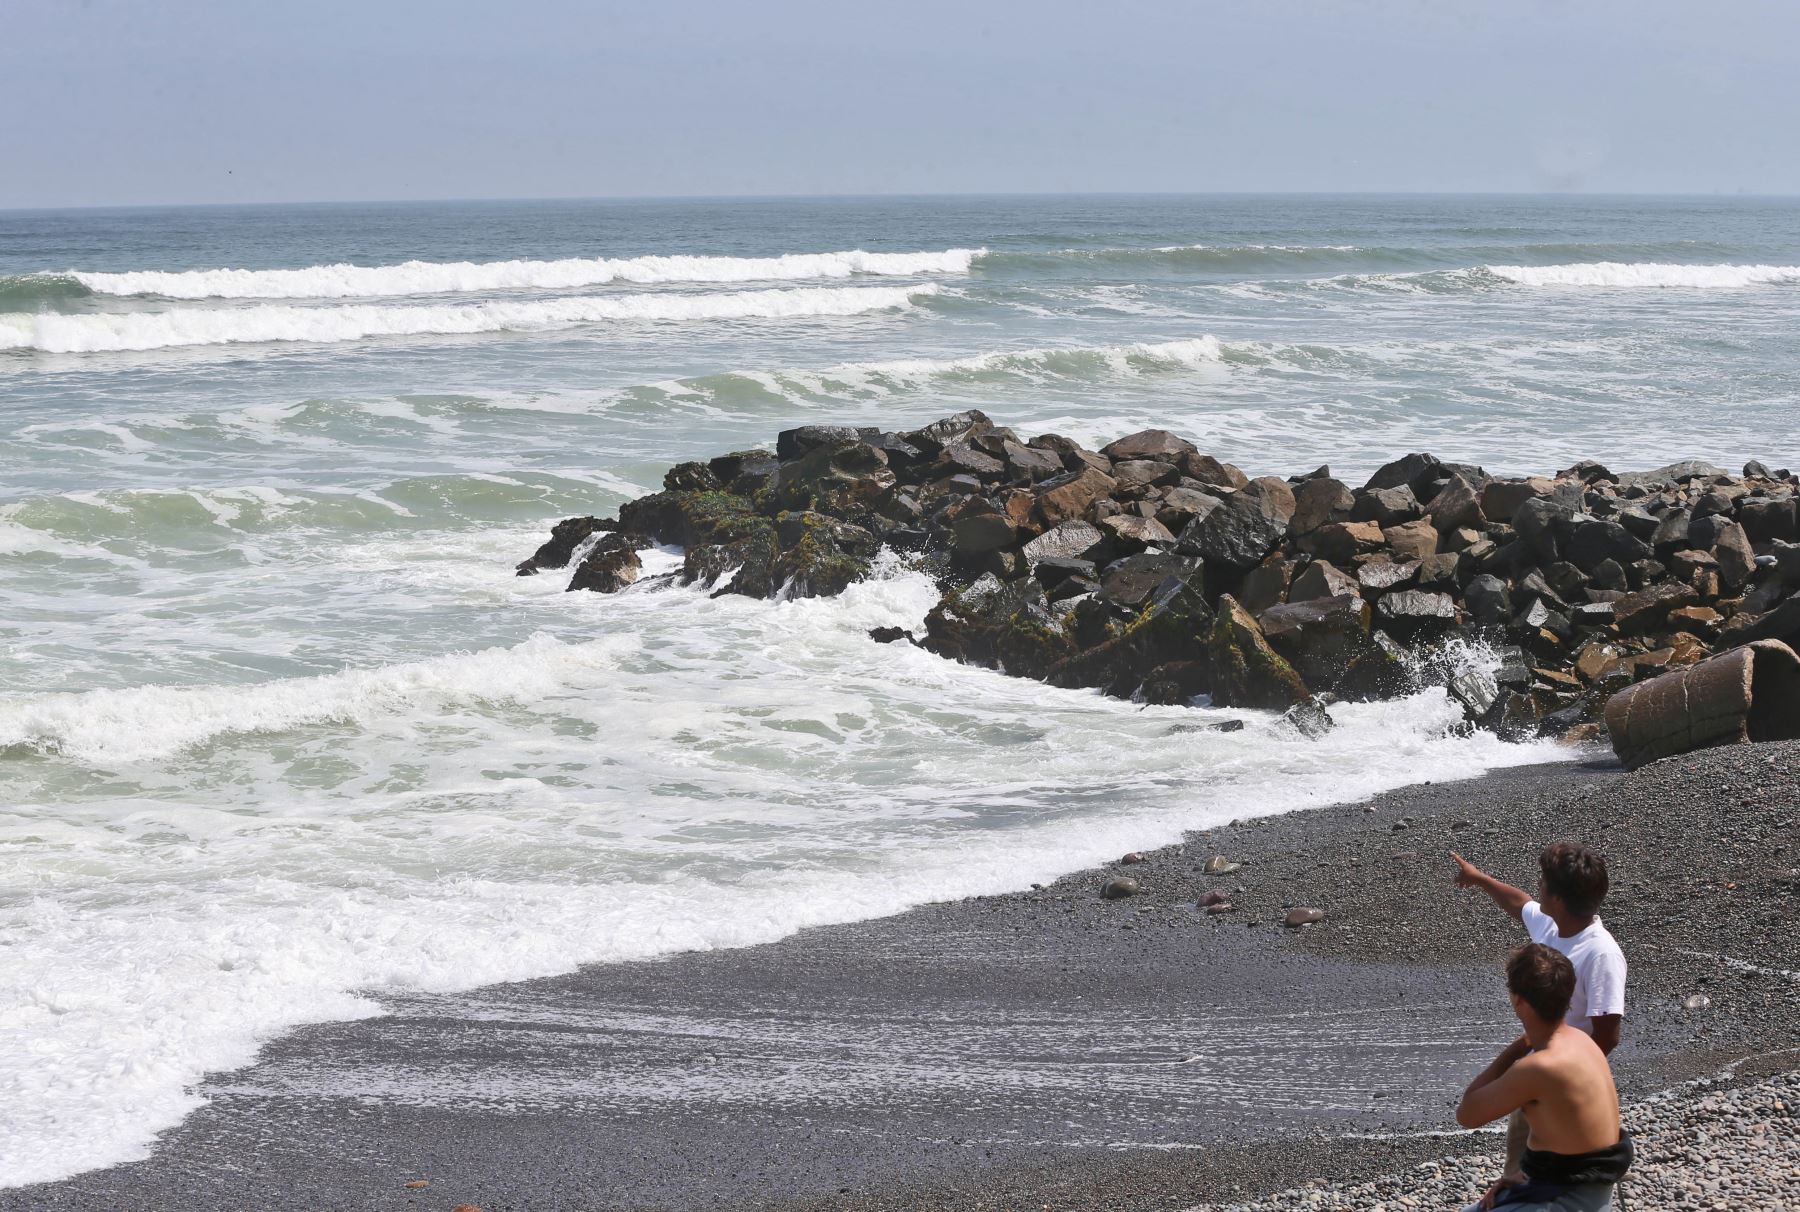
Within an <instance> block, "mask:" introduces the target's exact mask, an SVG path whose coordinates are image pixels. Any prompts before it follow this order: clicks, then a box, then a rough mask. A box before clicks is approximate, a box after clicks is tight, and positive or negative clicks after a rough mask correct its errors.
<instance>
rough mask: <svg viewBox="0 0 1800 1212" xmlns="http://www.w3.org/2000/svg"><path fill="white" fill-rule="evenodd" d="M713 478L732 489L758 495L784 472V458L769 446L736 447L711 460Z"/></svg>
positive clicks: (728, 489)
mask: <svg viewBox="0 0 1800 1212" xmlns="http://www.w3.org/2000/svg"><path fill="white" fill-rule="evenodd" d="M706 466H707V469H708V470H709V471H711V472H712V474H713V478H714V479H715V480H717V481H718V482H719V483H720V484H721V485H723V486H724V487H725V489H726V491H728V492H732V493H736V494H737V495H738V496H742V497H749V496H754V495H755V494H756V493H758V492H760V491H761V490H763V489H764V488H767V487H768V486H769V485H770V484H772V483H774V481H775V477H776V476H778V475H779V474H780V473H781V460H780V459H779V458H777V457H776V456H775V455H773V454H770V453H769V452H768V451H766V450H736V451H733V452H732V453H730V454H724V455H720V456H719V457H718V458H716V459H712V460H710V461H708V463H707V465H706Z"/></svg>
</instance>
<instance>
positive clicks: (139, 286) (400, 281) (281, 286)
mask: <svg viewBox="0 0 1800 1212" xmlns="http://www.w3.org/2000/svg"><path fill="white" fill-rule="evenodd" d="M984 251H985V250H984V249H979V248H950V249H945V250H943V251H942V252H901V253H882V252H867V251H865V250H863V249H860V248H855V249H849V250H847V251H844V252H823V253H789V254H786V255H784V256H779V257H693V256H666V257H664V256H657V257H629V258H620V259H610V258H606V257H591V258H567V259H563V260H556V261H488V262H475V261H451V262H440V261H407V262H405V263H403V264H400V265H311V266H307V267H306V268H304V269H195V270H184V271H178V272H163V271H158V270H141V271H134V272H127V273H98V272H88V271H84V270H71V271H69V272H68V273H66V274H33V275H28V276H26V277H21V278H10V279H4V280H0V288H3V287H4V284H5V283H7V282H12V283H19V284H21V288H23V287H24V286H26V285H29V284H31V283H32V282H34V281H35V282H37V283H39V284H40V286H41V288H48V287H49V286H50V285H51V284H55V283H61V284H64V286H63V289H65V290H66V289H67V287H68V285H74V286H77V287H79V288H83V289H85V290H87V291H92V292H94V293H95V294H102V295H157V296H161V297H162V298H165V299H363V298H382V297H392V296H397V295H434V294H452V293H466V292H473V291H488V290H521V289H536V290H566V289H571V288H574V287H581V286H605V285H607V284H609V283H613V282H629V283H635V284H640V285H656V284H662V283H675V282H769V281H798V280H805V279H809V278H850V277H855V276H858V275H865V274H866V275H879V276H890V277H891V276H900V275H905V274H932V273H936V274H956V273H967V272H968V270H969V267H970V265H971V264H973V263H974V261H975V259H976V258H977V257H979V256H981V255H982V253H983V252H984ZM4 297H5V296H4V294H3V293H0V298H4Z"/></svg>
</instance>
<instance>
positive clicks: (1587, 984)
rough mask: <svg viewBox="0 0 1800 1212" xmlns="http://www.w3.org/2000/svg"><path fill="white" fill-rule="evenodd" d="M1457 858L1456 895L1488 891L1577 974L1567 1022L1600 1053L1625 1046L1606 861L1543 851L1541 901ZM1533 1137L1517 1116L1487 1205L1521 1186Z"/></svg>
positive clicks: (1565, 847) (1620, 962)
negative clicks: (1523, 1160)
mask: <svg viewBox="0 0 1800 1212" xmlns="http://www.w3.org/2000/svg"><path fill="white" fill-rule="evenodd" d="M1450 857H1451V858H1453V859H1455V860H1456V886H1457V887H1459V888H1479V889H1481V890H1482V891H1483V892H1485V893H1487V894H1488V896H1489V897H1491V898H1492V899H1493V902H1494V903H1495V904H1496V905H1498V906H1500V907H1501V908H1502V909H1504V910H1506V911H1507V912H1508V913H1510V914H1512V915H1513V916H1514V917H1516V918H1518V919H1519V920H1520V921H1521V922H1523V923H1524V925H1525V930H1526V932H1527V933H1528V934H1530V935H1531V941H1532V942H1534V943H1543V944H1544V945H1545V946H1547V947H1552V948H1554V949H1555V950H1557V951H1560V952H1562V953H1563V954H1564V955H1566V956H1567V957H1568V958H1569V963H1570V964H1571V965H1573V966H1574V968H1575V996H1574V997H1573V998H1571V999H1570V1000H1569V1012H1568V1015H1567V1017H1566V1019H1565V1021H1566V1022H1567V1023H1568V1024H1569V1025H1570V1026H1571V1027H1576V1028H1579V1029H1580V1030H1582V1031H1585V1032H1587V1033H1588V1034H1589V1035H1591V1036H1593V1038H1594V1043H1596V1044H1598V1045H1599V1046H1600V1051H1601V1052H1604V1053H1608V1054H1610V1053H1611V1052H1612V1050H1613V1049H1614V1048H1616V1047H1618V1045H1619V1025H1620V1022H1621V1020H1622V1019H1623V1018H1624V1016H1625V954H1624V952H1622V951H1620V950H1619V944H1618V943H1616V942H1614V941H1613V936H1612V935H1611V934H1610V933H1609V932H1608V931H1607V929H1606V926H1605V924H1604V923H1602V922H1601V920H1600V917H1599V909H1600V902H1602V901H1603V900H1605V899H1606V889H1607V878H1606V860H1605V859H1604V858H1601V857H1600V855H1599V854H1597V853H1596V852H1594V851H1592V850H1589V849H1588V848H1587V847H1586V846H1583V845H1582V844H1581V843H1580V842H1556V843H1553V844H1551V845H1549V846H1546V847H1544V850H1543V853H1541V854H1539V855H1538V871H1539V874H1540V879H1539V881H1538V895H1537V899H1535V900H1534V899H1532V898H1531V897H1530V896H1527V895H1526V894H1525V892H1524V891H1523V890H1522V889H1519V888H1515V887H1513V886H1512V885H1511V884H1508V883H1505V882H1503V881H1501V880H1497V879H1495V878H1494V877H1493V876H1491V875H1489V874H1488V873H1487V872H1485V871H1483V870H1481V868H1479V867H1477V866H1476V865H1475V864H1473V863H1471V862H1469V861H1468V860H1467V859H1465V858H1463V856H1462V855H1460V854H1456V853H1452V854H1451V855H1450ZM1526 1133H1527V1129H1526V1126H1525V1121H1524V1117H1523V1116H1518V1115H1515V1116H1514V1117H1513V1122H1512V1123H1510V1124H1509V1125H1508V1132H1507V1140H1506V1173H1505V1176H1504V1177H1503V1178H1501V1180H1500V1182H1499V1183H1496V1184H1495V1186H1494V1189H1493V1190H1492V1191H1490V1192H1489V1193H1488V1198H1487V1201H1484V1202H1491V1200H1492V1198H1493V1196H1494V1194H1495V1192H1497V1191H1499V1190H1500V1189H1502V1188H1503V1187H1504V1186H1506V1185H1509V1184H1510V1183H1511V1182H1513V1181H1516V1178H1517V1176H1518V1167H1519V1159H1520V1157H1521V1156H1523V1154H1524V1151H1525V1142H1526Z"/></svg>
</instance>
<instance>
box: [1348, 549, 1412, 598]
mask: <svg viewBox="0 0 1800 1212" xmlns="http://www.w3.org/2000/svg"><path fill="white" fill-rule="evenodd" d="M1422 564H1423V561H1420V560H1397V561H1396V560H1384V559H1381V558H1380V557H1376V558H1375V559H1371V560H1368V561H1366V562H1365V563H1362V564H1360V565H1358V566H1357V569H1356V583H1357V584H1358V585H1359V586H1360V587H1361V588H1363V589H1367V590H1369V591H1370V592H1371V593H1386V592H1387V591H1388V590H1390V589H1404V588H1406V586H1408V585H1410V584H1412V583H1413V582H1414V581H1415V580H1417V579H1418V576H1419V569H1420V567H1421V566H1422Z"/></svg>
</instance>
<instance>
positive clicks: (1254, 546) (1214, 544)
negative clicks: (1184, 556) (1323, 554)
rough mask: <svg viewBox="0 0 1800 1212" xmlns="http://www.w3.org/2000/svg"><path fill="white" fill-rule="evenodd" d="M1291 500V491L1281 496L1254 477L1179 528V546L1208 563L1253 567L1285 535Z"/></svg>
mask: <svg viewBox="0 0 1800 1212" xmlns="http://www.w3.org/2000/svg"><path fill="white" fill-rule="evenodd" d="M1283 487H1285V485H1284V486H1283ZM1292 501H1293V493H1292V492H1291V491H1290V492H1288V493H1287V495H1286V498H1285V499H1283V497H1282V495H1281V493H1279V492H1277V491H1276V490H1274V489H1273V488H1272V487H1271V486H1270V485H1269V484H1267V483H1266V482H1263V481H1254V482H1252V483H1250V484H1248V485H1246V486H1245V487H1244V488H1242V489H1241V490H1239V491H1237V492H1234V493H1232V494H1231V495H1230V496H1228V497H1226V498H1225V499H1224V501H1223V502H1222V503H1221V504H1220V505H1219V507H1218V508H1217V509H1215V510H1213V511H1212V512H1211V513H1209V514H1207V515H1206V516H1205V517H1200V518H1195V519H1194V521H1193V522H1192V523H1190V524H1189V525H1188V527H1187V528H1186V529H1185V530H1183V531H1182V532H1181V538H1180V547H1181V550H1182V551H1185V552H1190V553H1193V554H1195V555H1198V556H1200V557H1201V558H1202V559H1204V560H1205V561H1206V562H1207V563H1209V564H1218V565H1221V566H1222V567H1226V568H1254V567H1255V566H1256V565H1258V564H1260V563H1262V558H1263V557H1264V556H1266V555H1268V554H1269V552H1270V550H1271V549H1272V548H1274V546H1275V545H1276V544H1277V543H1279V542H1280V541H1281V540H1282V538H1283V536H1284V535H1286V533H1287V525H1288V519H1289V518H1290V517H1291V516H1292V513H1293V506H1292Z"/></svg>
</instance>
